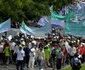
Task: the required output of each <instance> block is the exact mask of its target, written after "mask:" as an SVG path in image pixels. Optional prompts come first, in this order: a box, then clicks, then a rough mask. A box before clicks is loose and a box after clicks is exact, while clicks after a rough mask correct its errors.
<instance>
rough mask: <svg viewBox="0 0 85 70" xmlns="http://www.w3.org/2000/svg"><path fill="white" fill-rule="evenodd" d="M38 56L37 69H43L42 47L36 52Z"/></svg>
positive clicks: (43, 56) (43, 55)
mask: <svg viewBox="0 0 85 70" xmlns="http://www.w3.org/2000/svg"><path fill="white" fill-rule="evenodd" d="M38 58H39V70H42V69H43V63H44V60H45V53H44V50H43V49H42V48H40V50H39V52H38Z"/></svg>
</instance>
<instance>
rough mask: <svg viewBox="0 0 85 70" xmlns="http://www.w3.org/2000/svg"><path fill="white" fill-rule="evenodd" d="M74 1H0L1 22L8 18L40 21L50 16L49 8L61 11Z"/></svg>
mask: <svg viewBox="0 0 85 70" xmlns="http://www.w3.org/2000/svg"><path fill="white" fill-rule="evenodd" d="M72 1H73V0H0V22H1V21H4V20H6V19H8V18H11V19H12V21H17V20H20V21H22V20H35V21H37V20H39V18H40V17H42V16H46V15H47V16H48V15H50V11H49V7H50V6H51V5H53V6H54V9H55V10H57V9H61V8H62V7H64V6H65V5H68V4H69V3H71V2H72Z"/></svg>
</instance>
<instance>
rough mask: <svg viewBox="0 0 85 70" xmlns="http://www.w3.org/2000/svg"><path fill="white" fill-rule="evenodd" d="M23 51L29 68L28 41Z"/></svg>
mask: <svg viewBox="0 0 85 70" xmlns="http://www.w3.org/2000/svg"><path fill="white" fill-rule="evenodd" d="M24 51H25V60H26V64H27V68H29V67H28V65H29V59H30V53H31V50H30V48H29V44H28V43H26V47H25V48H24Z"/></svg>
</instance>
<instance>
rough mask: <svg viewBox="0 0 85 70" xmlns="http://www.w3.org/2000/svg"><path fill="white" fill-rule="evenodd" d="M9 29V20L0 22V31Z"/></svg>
mask: <svg viewBox="0 0 85 70" xmlns="http://www.w3.org/2000/svg"><path fill="white" fill-rule="evenodd" d="M10 29H11V20H10V19H8V20H6V21H5V22H3V23H1V24H0V33H3V32H6V31H9V30H10Z"/></svg>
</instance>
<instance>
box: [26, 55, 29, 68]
mask: <svg viewBox="0 0 85 70" xmlns="http://www.w3.org/2000/svg"><path fill="white" fill-rule="evenodd" d="M29 59H30V56H26V64H27V68H28V65H29Z"/></svg>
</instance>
